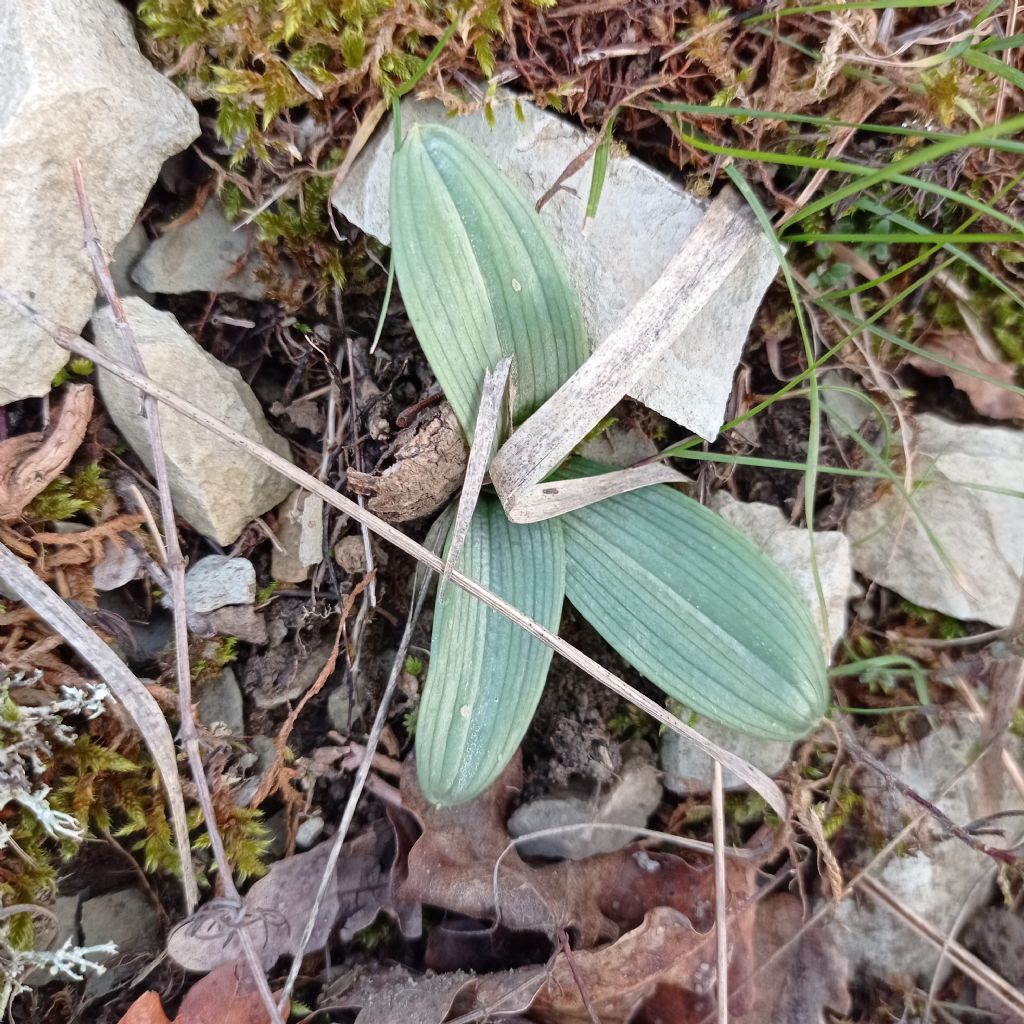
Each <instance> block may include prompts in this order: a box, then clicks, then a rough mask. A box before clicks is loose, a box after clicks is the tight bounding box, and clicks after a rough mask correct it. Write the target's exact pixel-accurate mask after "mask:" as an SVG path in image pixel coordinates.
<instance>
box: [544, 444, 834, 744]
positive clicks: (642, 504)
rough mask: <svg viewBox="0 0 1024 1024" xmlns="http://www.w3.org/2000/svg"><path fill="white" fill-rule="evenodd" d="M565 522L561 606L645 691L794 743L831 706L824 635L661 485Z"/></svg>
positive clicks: (704, 513) (776, 581) (790, 596)
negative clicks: (648, 686) (638, 676)
mask: <svg viewBox="0 0 1024 1024" xmlns="http://www.w3.org/2000/svg"><path fill="white" fill-rule="evenodd" d="M602 469H603V467H599V466H595V464H593V463H584V462H582V460H579V461H577V462H574V466H573V472H574V473H575V472H577V471H583V472H586V473H587V474H591V473H594V472H599V471H601V470H602ZM562 524H563V529H564V531H565V548H566V562H567V572H566V596H567V597H568V598H569V600H570V601H571V602H572V604H573V605H574V606H575V607H576V608H577V609H578V610H579V611H580V613H581V614H582V615H583V617H584V618H585V619H586V620H587V621H588V622H589V623H590V624H591V625H592V626H593V627H594V628H595V629H596V630H597V631H598V632H599V633H600V634H601V635H602V636H603V637H604V639H605V640H606V641H607V642H608V643H609V644H610V645H611V646H612V647H613V648H614V649H615V650H616V651H617V652H618V653H619V654H620V655H621V656H622V657H623V658H625V659H626V660H627V661H628V662H629V663H630V664H631V665H633V666H634V667H635V668H636V669H637V670H638V671H639V672H641V673H643V675H645V676H646V677H647V678H648V679H649V680H650V681H651V682H652V683H654V684H655V685H656V686H658V687H659V688H660V689H662V690H663V691H664V692H665V693H667V694H669V695H670V696H671V697H674V698H675V699H676V700H680V701H682V702H683V703H684V704H686V705H687V707H690V708H693V709H694V710H695V711H696V712H698V714H701V715H706V716H707V717H708V718H711V719H713V720H715V721H717V722H721V723H723V724H724V725H728V726H729V727H731V728H734V729H737V730H739V731H741V732H744V733H748V734H750V735H754V736H764V737H768V738H774V739H797V738H799V737H802V736H805V735H806V734H807V733H808V732H809V731H810V730H811V729H813V728H814V727H815V725H817V723H818V721H819V720H820V718H821V716H822V714H823V713H824V710H825V706H826V703H827V699H828V682H827V677H826V671H825V662H824V658H823V654H822V642H821V637H820V635H819V633H818V630H817V629H816V628H815V626H814V623H813V621H812V619H811V614H810V611H809V609H808V608H807V605H806V604H805V602H804V601H803V600H802V599H801V598H800V597H799V595H798V594H797V593H796V591H795V590H794V588H793V586H792V584H791V583H790V582H789V580H787V579H786V578H785V577H784V576H783V575H782V573H781V572H780V570H779V569H778V568H777V567H776V566H775V564H774V563H773V562H771V561H770V560H769V559H768V558H766V557H765V556H764V555H763V554H762V553H761V552H760V551H758V550H757V548H755V547H754V545H753V544H751V543H750V541H749V540H747V539H746V537H744V536H743V535H742V534H741V533H739V531H737V530H736V529H734V528H733V527H732V526H730V525H729V524H728V523H726V522H725V520H723V519H722V518H721V517H719V516H716V515H715V514H714V513H713V512H711V511H709V510H708V509H706V508H704V507H703V506H702V505H700V504H698V503H697V502H695V501H693V500H692V499H690V498H687V497H686V496H685V495H683V494H680V493H679V492H678V491H676V490H673V489H672V488H670V487H667V486H665V485H663V484H659V485H657V486H654V487H648V488H645V489H644V490H642V491H632V492H630V493H628V494H621V495H617V496H616V497H614V498H609V499H607V500H606V501H602V502H599V503H598V504H596V505H590V506H588V507H587V508H585V509H580V510H579V511H576V512H571V513H569V514H568V515H566V516H563V517H562Z"/></svg>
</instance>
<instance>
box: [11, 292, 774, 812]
mask: <svg viewBox="0 0 1024 1024" xmlns="http://www.w3.org/2000/svg"><path fill="white" fill-rule="evenodd" d="M0 299H2V300H3V301H4V302H6V303H7V304H8V305H10V306H12V307H13V308H15V309H17V310H18V311H19V312H20V313H22V314H23V315H24V316H27V317H28V318H29V319H30V320H32V322H33V323H35V324H36V325H37V326H39V327H41V328H43V329H44V330H45V331H47V333H48V334H49V335H50V336H51V337H52V338H53V339H54V340H55V341H56V342H57V344H59V345H61V346H62V347H64V348H67V349H69V350H70V351H72V352H74V353H76V354H77V355H83V356H85V357H86V358H87V359H91V360H92V361H93V362H94V363H95V364H96V365H97V366H100V367H102V368H103V369H105V370H109V371H110V372H111V373H113V374H115V375H116V376H118V377H120V378H121V379H122V380H124V381H126V382H128V383H129V384H132V385H133V386H134V387H137V388H139V389H140V390H141V391H144V392H146V393H147V394H150V395H152V396H153V397H155V398H158V399H159V400H160V401H161V402H164V403H165V404H166V405H167V406H169V407H170V408H172V409H175V410H176V411H177V412H180V413H181V414H182V415H184V416H187V417H188V418H189V419H191V420H192V421H193V422H195V423H198V424H199V425H201V426H203V427H206V429H208V430H210V431H212V432H213V433H215V434H217V435H218V436H219V437H222V438H224V439H225V440H226V441H230V442H231V443H232V444H234V445H237V446H238V447H239V448H241V449H242V450H244V451H246V452H248V453H249V454H251V455H253V456H254V457H255V458H258V459H260V461H262V462H263V463H264V464H265V465H268V466H270V467H272V468H273V469H275V470H276V471H277V472H278V473H280V474H281V475H282V476H284V477H286V478H287V479H289V480H291V481H292V482H294V483H296V484H298V485H299V486H300V487H303V488H305V489H306V490H307V491H309V492H310V493H312V494H316V495H319V496H320V497H321V498H323V500H324V501H325V502H327V504H329V505H331V506H332V507H333V508H336V509H338V510H339V511H341V512H344V513H346V514H347V515H349V516H351V517H352V518H353V519H355V520H356V521H357V522H360V523H365V524H366V525H367V526H368V527H369V528H370V529H371V530H372V531H373V532H374V533H376V534H377V535H378V536H379V537H381V538H382V539H384V540H386V541H387V542H388V543H390V544H393V545H394V546H395V547H397V548H398V549H399V550H400V551H403V552H405V553H406V554H408V555H411V556H412V557H413V558H415V559H416V560H417V561H419V562H420V563H422V564H423V565H425V566H426V567H427V568H428V569H430V570H431V571H432V572H436V573H441V572H443V571H444V562H443V561H442V560H441V559H440V558H438V556H437V555H435V554H433V553H432V552H430V551H428V550H427V549H426V548H424V547H423V545H421V544H417V543H416V541H414V540H412V539H411V538H410V537H407V536H406V535H405V534H404V533H402V532H401V531H400V530H397V529H395V528H394V527H393V526H391V525H390V524H388V523H386V522H384V521H383V520H382V519H380V518H378V517H377V516H375V515H373V514H372V513H371V512H368V511H367V510H365V509H362V508H360V507H359V506H358V505H357V504H356V503H355V502H354V501H351V500H350V499H348V498H346V497H344V496H343V495H340V494H338V492H337V491H335V490H333V489H332V488H330V487H327V486H326V485H325V484H323V483H321V482H320V481H319V480H317V479H316V478H315V477H313V476H311V475H310V474H309V473H306V472H304V471H303V470H301V469H299V468H298V467H296V466H293V465H292V464H291V463H290V462H288V461H287V460H285V459H282V458H281V457H279V456H278V455H276V454H274V452H272V451H270V450H269V449H267V448H265V447H264V446H263V445H260V444H257V443H256V442H254V441H252V440H250V439H249V438H247V437H245V435H243V434H240V433H239V432H238V431H236V430H232V429H231V428H230V427H228V426H227V425H225V424H223V423H221V422H220V421H219V420H218V419H217V418H216V417H215V416H211V415H210V414H209V413H207V412H204V411H203V410H202V409H199V408H197V407H196V406H194V405H192V404H191V402H188V401H186V400H185V399H183V398H181V397H180V396H179V395H177V394H175V393H174V392H173V391H169V390H168V389H167V388H164V387H161V386H160V385H158V384H154V383H153V381H151V380H150V379H149V378H148V377H146V376H144V375H142V374H139V373H136V372H135V371H134V370H132V369H131V368H130V367H128V366H125V365H124V364H123V363H120V362H118V361H117V360H115V359H110V358H108V357H107V356H105V355H104V354H103V353H102V352H101V351H100V350H99V349H97V348H96V346H95V345H91V344H89V342H87V341H86V340H85V339H84V338H81V337H79V336H78V335H77V334H75V333H74V332H72V331H70V330H68V329H67V328H65V327H61V326H60V325H58V324H55V323H54V322H53V321H51V320H50V319H49V318H48V317H46V316H43V315H42V314H41V313H39V311H38V310H36V309H34V308H33V307H32V306H30V305H28V304H27V303H26V302H24V301H23V300H21V299H19V298H18V297H17V296H15V295H13V294H12V293H11V292H10V291H9V290H7V289H5V288H0ZM451 578H452V581H453V582H454V583H456V584H457V585H458V586H459V587H461V588H462V589H463V590H465V591H466V592H467V593H469V594H472V595H473V596H474V597H475V598H477V599H478V600H480V601H482V602H483V603H484V604H485V605H487V607H488V608H491V609H493V610H494V611H496V612H497V613H498V614H499V615H502V616H504V617H505V618H507V619H509V620H510V621H512V622H514V623H516V625H518V626H520V627H521V628H522V629H525V630H526V631H527V632H528V633H529V634H530V635H531V636H534V637H536V639H537V640H539V641H540V642H541V643H542V644H544V645H545V646H547V647H550V648H551V649H552V650H553V651H555V652H556V653H557V654H560V655H561V656H562V657H563V658H565V659H566V660H567V661H569V662H571V663H572V664H573V665H575V666H576V667H577V668H579V669H580V670H581V671H583V672H585V673H586V674H587V675H589V676H590V677H591V678H593V679H596V680H597V681H598V682H599V683H601V684H602V685H604V686H606V687H608V689H610V690H612V691H613V692H615V693H617V694H618V695H619V696H620V697H622V698H624V699H625V700H627V701H629V702H630V703H631V704H633V705H635V706H636V707H638V708H640V709H641V710H642V711H644V712H646V713H647V714H648V715H650V716H651V717H652V718H653V719H655V721H657V722H659V723H661V724H662V725H664V726H666V727H667V728H669V729H671V730H672V731H673V732H675V733H678V734H679V735H680V736H682V737H683V738H684V739H685V740H687V741H688V742H690V743H692V744H693V745H694V746H696V747H697V749H698V750H700V751H702V752H703V753H705V754H707V755H708V756H709V757H712V758H714V759H715V760H717V761H721V763H722V765H723V767H725V768H728V769H729V771H731V772H733V773H734V774H735V775H736V776H737V777H738V778H740V779H742V780H743V781H744V782H745V783H746V784H747V785H748V786H749V787H750V788H751V789H753V790H754V791H755V792H756V793H759V794H760V795H761V796H762V797H764V799H765V801H766V803H767V804H768V805H769V807H771V808H772V810H774V811H775V812H776V813H777V814H778V815H779V816H780V817H782V818H784V819H785V818H786V817H788V810H787V805H786V799H785V797H784V796H783V794H782V791H781V790H780V789H779V787H778V786H777V785H776V783H775V782H774V781H773V780H772V779H770V778H768V776H767V775H765V774H764V772H762V771H760V770H759V769H757V768H755V767H754V766H753V765H751V764H749V763H748V762H747V761H744V760H743V759H742V758H740V757H737V756H736V755H735V754H733V753H731V752H730V751H728V750H725V749H724V748H722V747H719V746H718V745H717V744H715V743H712V742H710V741H709V740H707V739H706V738H705V737H704V736H702V735H701V734H700V733H698V732H697V731H696V730H694V729H691V728H690V727H689V726H688V725H686V724H685V723H684V722H682V721H680V720H679V719H678V718H677V717H676V716H675V715H673V714H670V713H669V712H668V711H666V710H665V709H664V708H663V707H661V705H659V704H657V703H656V702H655V701H653V700H651V699H650V698H649V697H646V696H644V694H642V693H640V691H639V690H636V689H634V688H633V687H632V686H630V685H629V684H628V683H626V682H625V681H624V680H622V679H620V678H619V677H618V676H616V675H615V674H614V673H613V672H609V671H608V669H606V668H605V667H604V666H603V665H600V664H599V663H598V662H596V661H594V659H593V658H590V657H588V656H587V655H585V654H584V653H583V652H582V651H580V650H579V649H578V648H576V647H574V646H573V645H572V644H570V643H568V642H567V641H565V640H563V639H562V638H561V637H559V636H557V635H556V634H554V633H552V632H551V631H550V630H548V629H546V628H545V627H544V626H542V625H540V623H538V622H535V621H534V620H533V619H531V618H530V617H529V616H527V615H524V614H523V612H521V611H520V610H519V609H518V608H515V607H513V606H512V605H511V604H509V603H508V602H507V601H505V600H504V599H503V598H501V597H499V596H498V595H497V594H495V593H493V592H492V591H490V590H488V589H487V588H486V587H484V586H482V585H481V584H480V583H478V582H477V581H476V580H473V579H470V578H469V577H468V576H465V575H463V574H462V573H460V572H453V573H452V576H451Z"/></svg>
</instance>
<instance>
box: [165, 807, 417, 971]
mask: <svg viewBox="0 0 1024 1024" xmlns="http://www.w3.org/2000/svg"><path fill="white" fill-rule="evenodd" d="M331 845H332V843H331V841H330V840H327V841H325V842H323V843H319V844H318V845H317V846H314V847H313V848H312V849H311V850H308V851H306V852H305V853H300V854H296V855H295V856H292V857H286V858H284V859H283V860H279V861H278V862H277V863H276V864H274V865H273V866H272V867H271V869H270V871H269V872H268V873H267V874H266V875H265V876H264V877H263V878H261V879H259V880H258V881H257V882H256V883H255V884H254V885H253V886H252V888H251V889H250V890H249V892H248V893H247V894H246V896H245V900H244V913H245V917H246V920H247V922H248V923H247V924H246V926H245V928H246V931H247V933H248V935H249V938H250V940H251V941H252V944H253V947H254V948H255V950H256V954H257V956H258V957H259V958H260V962H261V963H262V965H263V967H264V969H266V970H269V969H270V968H271V967H273V966H274V964H275V963H276V962H277V961H278V959H280V957H282V956H291V955H294V953H295V952H296V950H297V947H298V942H299V939H300V938H301V936H302V932H303V929H304V928H305V924H306V920H307V918H308V916H309V915H310V914H311V913H312V911H313V905H314V901H315V899H316V894H317V891H318V889H319V888H320V879H321V877H322V875H323V872H324V868H325V867H326V865H327V859H328V855H329V853H330V848H331ZM387 845H389V844H388V843H387V836H386V826H383V825H382V826H381V827H379V828H374V829H370V830H368V831H367V832H364V833H363V834H362V835H360V836H357V837H356V838H355V839H353V840H352V841H351V842H350V843H347V844H346V845H345V848H344V849H343V850H342V855H341V857H340V858H339V860H338V864H337V867H336V869H335V871H334V874H333V875H332V877H331V882H330V885H329V886H328V889H327V892H326V895H325V897H324V900H323V902H322V903H321V904H320V907H319V910H318V913H317V917H316V923H315V925H314V929H313V934H312V937H311V939H310V942H309V945H308V947H307V951H308V952H311V953H312V952H316V951H317V950H320V949H323V947H324V946H325V945H326V944H327V942H328V940H329V939H330V936H331V934H332V932H333V931H334V929H335V928H336V927H338V926H339V925H343V926H349V924H350V923H351V925H352V927H365V926H366V925H367V924H369V923H371V922H372V921H373V919H374V917H376V916H377V913H378V911H380V910H385V911H387V912H389V913H392V914H394V915H395V916H396V917H398V919H399V923H400V924H401V925H402V927H403V929H404V930H405V931H406V934H411V935H412V936H413V937H416V936H417V935H418V927H419V914H418V907H410V906H405V905H403V906H398V907H395V906H394V905H393V903H392V899H391V887H390V880H389V871H388V867H387V865H386V863H385V862H386V860H387V859H388V857H387V852H386V849H385V847H386V846H387ZM356 922H361V924H357V923H356ZM167 952H168V953H169V954H170V956H171V958H172V959H173V960H174V961H175V962H176V963H178V964H179V965H180V966H181V967H184V968H185V969H186V970H189V971H210V970H213V969H215V968H218V965H220V964H223V963H225V962H231V961H235V960H239V959H241V957H242V946H241V941H240V939H239V936H238V935H237V934H236V933H235V932H234V931H233V930H232V928H231V927H230V923H229V922H224V921H223V920H221V919H219V918H218V917H217V916H216V915H215V914H209V913H206V914H204V913H203V912H202V911H200V913H199V914H197V915H196V916H195V917H193V918H192V919H191V920H189V921H186V922H184V923H183V924H181V925H179V926H178V927H177V928H175V929H174V931H173V932H172V933H171V935H170V937H169V939H168V942H167Z"/></svg>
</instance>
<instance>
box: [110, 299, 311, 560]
mask: <svg viewBox="0 0 1024 1024" xmlns="http://www.w3.org/2000/svg"><path fill="white" fill-rule="evenodd" d="M124 306H125V311H126V313H127V316H128V320H129V322H130V323H131V326H132V328H133V330H134V332H135V337H136V339H137V341H138V344H139V349H140V351H141V354H142V361H143V363H144V364H145V366H146V370H147V372H148V373H149V375H150V377H152V379H153V380H154V381H155V382H156V383H157V384H162V385H163V386H164V387H166V388H169V389H170V390H172V391H175V392H177V393H178V394H179V395H183V396H185V397H187V398H188V400H189V401H190V402H192V403H193V404H194V405H197V406H199V408H201V409H203V410H204V411H206V412H208V413H211V414H212V415H214V416H216V417H217V418H218V419H219V420H220V421H221V422H222V423H225V424H227V425H228V426H229V427H233V428H234V429H235V430H237V431H239V432H240V433H242V434H244V435H245V436H246V437H248V438H250V439H251V440H253V441H256V442H258V443H259V444H262V445H264V446H265V447H267V448H269V449H270V450H271V451H273V452H276V453H277V454H278V455H280V456H281V457H282V458H285V459H290V455H289V452H288V443H287V442H286V441H285V440H284V438H282V437H279V436H278V435H277V434H275V433H274V432H273V430H271V429H270V425H269V424H268V423H267V421H266V419H265V417H264V415H263V410H262V409H261V408H260V404H259V402H258V401H257V399H256V396H255V395H254V394H253V391H252V388H251V387H249V385H248V384H247V383H246V382H245V381H244V380H243V379H242V376H241V374H240V373H239V372H238V371H237V370H235V369H233V368H232V367H229V366H225V365H224V364H223V363H221V362H219V361H218V360H216V359H214V357H213V356H211V355H210V354H209V353H207V352H205V351H204V350H203V349H202V348H200V346H199V345H197V344H196V343H195V341H194V340H193V339H192V337H191V336H190V335H189V334H188V333H187V332H186V331H185V330H184V329H183V328H182V327H181V325H180V324H179V323H178V321H177V320H176V319H175V318H174V317H173V316H172V315H171V314H170V313H161V312H159V311H158V310H155V309H153V307H152V306H150V305H147V304H146V303H145V302H143V301H142V300H141V299H137V298H128V299H126V300H125V302H124ZM92 326H93V336H94V338H95V341H96V345H97V347H98V348H99V349H100V350H101V351H103V352H104V353H105V354H106V355H108V356H112V357H113V358H115V359H119V360H121V361H122V362H128V359H127V353H126V352H125V351H124V348H123V345H122V342H121V339H120V337H119V336H118V334H117V331H116V330H115V329H114V320H113V316H112V315H111V312H110V310H109V308H103V309H101V310H99V311H98V312H97V313H96V315H95V316H93V318H92ZM97 379H98V381H99V387H100V393H101V394H102V396H103V401H104V404H105V405H106V408H107V411H108V412H109V413H110V418H111V419H112V420H113V421H114V424H115V425H116V426H117V429H118V430H119V431H120V432H121V434H122V435H123V436H124V439H125V440H126V441H127V442H128V444H129V445H130V446H131V448H132V450H133V451H135V453H136V454H137V455H138V456H139V458H140V459H142V461H143V462H144V463H145V464H146V466H147V468H148V469H149V470H150V472H152V470H153V454H152V452H151V450H150V447H149V437H148V434H147V431H146V424H145V421H144V420H143V418H142V416H141V414H140V408H141V403H140V397H139V392H138V391H136V389H135V388H133V387H131V386H130V385H128V384H126V383H124V381H122V380H120V379H119V378H117V377H115V376H114V375H113V374H112V373H109V372H107V371H106V370H98V371H97ZM160 424H161V427H162V428H163V443H164V452H165V455H166V456H167V463H168V465H167V474H168V477H169V479H170V485H171V496H172V498H173V499H174V508H175V511H176V512H177V513H178V514H179V515H181V516H182V517H183V518H184V519H186V520H187V521H188V522H189V523H190V524H191V525H192V526H193V527H195V529H197V530H198V531H199V532H200V533H201V534H203V535H204V536H206V537H211V538H212V539H213V540H215V541H216V542H217V543H218V544H222V545H225V544H231V543H232V542H233V541H235V540H236V539H237V537H238V535H239V534H240V533H241V532H242V530H244V529H245V526H246V524H247V523H249V522H250V521H251V520H253V519H255V518H256V517H257V516H261V515H263V513H264V512H267V511H269V510H270V509H272V508H273V507H274V506H275V505H277V504H279V503H280V502H281V501H283V500H284V498H285V497H286V496H287V495H288V493H289V492H290V491H291V489H292V485H291V483H289V481H287V480H286V479H285V478H284V477H283V476H281V475H280V474H278V473H275V472H274V471H273V470H272V469H269V468H268V467H267V466H265V465H264V464H263V463H262V462H260V461H259V459H257V458H255V457H254V456H251V455H247V454H246V453H245V452H242V451H240V450H239V449H238V448H236V447H235V446H234V445H233V444H230V443H229V442H227V441H225V440H222V439H221V438H219V437H217V436H216V435H215V434H212V433H210V432H209V431H207V430H204V429H203V428H202V427H200V426H198V425H197V424H195V423H193V422H192V421H191V420H190V419H188V418H187V417H185V416H183V415H181V414H180V413H177V412H175V411H174V410H172V409H166V408H163V409H161V410H160Z"/></svg>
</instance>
